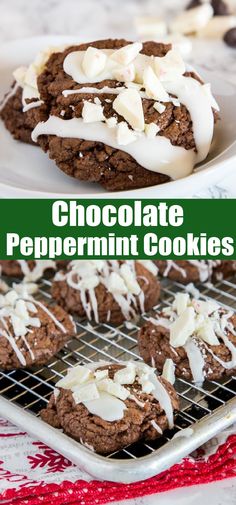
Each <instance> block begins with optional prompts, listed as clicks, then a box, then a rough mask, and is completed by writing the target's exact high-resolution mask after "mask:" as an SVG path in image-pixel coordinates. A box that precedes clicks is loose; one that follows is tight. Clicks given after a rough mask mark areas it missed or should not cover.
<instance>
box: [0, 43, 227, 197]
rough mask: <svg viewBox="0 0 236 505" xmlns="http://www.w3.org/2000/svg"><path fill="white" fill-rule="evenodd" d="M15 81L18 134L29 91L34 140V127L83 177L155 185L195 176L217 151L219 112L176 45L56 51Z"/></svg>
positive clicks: (9, 111)
mask: <svg viewBox="0 0 236 505" xmlns="http://www.w3.org/2000/svg"><path fill="white" fill-rule="evenodd" d="M53 51H54V52H53ZM14 75H15V79H16V80H17V82H18V85H19V88H20V91H19V88H18V90H17V91H16V95H14V92H13V94H11V96H10V97H9V100H7V101H6V103H5V104H4V107H3V110H2V114H1V115H2V118H3V120H4V121H5V124H6V126H7V128H8V129H10V131H12V133H13V135H14V136H15V137H16V138H17V135H16V132H14V121H13V117H14V114H16V109H17V114H19V100H20V93H21V96H22V116H23V115H24V114H26V116H25V117H26V129H27V132H26V138H28V132H29V128H31V129H32V130H33V131H32V136H31V139H32V140H33V141H34V142H37V143H38V144H39V145H40V146H41V147H42V148H43V149H44V151H45V152H47V153H48V155H49V157H50V158H51V159H53V160H54V161H55V163H56V164H57V166H58V167H59V168H60V169H61V170H62V171H63V172H64V173H65V174H67V175H70V176H73V177H74V178H75V179H78V180H81V181H91V182H97V183H99V184H101V185H102V186H103V187H105V188H106V189H107V190H110V191H115V190H126V189H134V188H140V187H147V186H151V185H154V184H160V183H163V182H166V181H169V180H176V179H179V178H182V177H185V176H187V175H189V174H190V173H192V171H193V168H194V166H195V165H196V164H197V163H200V162H202V161H203V160H204V159H205V158H206V157H207V155H208V153H209V150H210V147H211V143H212V139H213V133H214V123H215V120H216V119H217V117H218V112H217V111H218V110H219V107H218V105H217V103H216V101H215V99H214V97H213V95H212V93H211V87H210V84H208V83H207V84H204V83H203V82H202V81H201V79H200V78H199V76H198V75H197V74H195V73H194V72H192V71H190V70H189V69H188V67H187V66H186V65H185V62H184V61H183V59H182V56H181V55H180V54H179V53H178V52H177V51H176V50H175V49H172V47H171V45H164V44H162V43H157V42H145V43H143V44H142V43H140V42H135V43H129V42H127V41H125V40H111V39H108V40H100V41H96V42H93V43H89V44H81V45H79V46H73V47H69V48H66V49H64V50H63V51H59V50H58V49H57V50H56V49H54V50H53V49H52V48H49V50H48V51H46V52H44V53H42V54H41V55H40V56H39V57H38V58H36V60H35V62H33V64H31V65H30V67H29V68H28V69H24V70H22V69H18V71H17V72H15V74H14ZM32 76H33V77H32ZM21 90H23V91H21ZM30 90H31V95H32V96H30ZM32 90H33V91H32ZM16 96H17V104H16V103H15V102H16ZM21 121H23V119H21ZM15 124H17V120H16V121H15ZM21 128H23V125H22V124H21ZM21 128H20V133H19V134H18V138H19V135H21Z"/></svg>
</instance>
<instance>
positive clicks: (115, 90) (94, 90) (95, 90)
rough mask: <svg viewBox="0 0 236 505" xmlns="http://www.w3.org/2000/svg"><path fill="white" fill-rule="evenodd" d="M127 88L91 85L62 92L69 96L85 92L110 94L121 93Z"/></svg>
mask: <svg viewBox="0 0 236 505" xmlns="http://www.w3.org/2000/svg"><path fill="white" fill-rule="evenodd" d="M125 89H126V88H125V87H124V86H120V87H117V88H110V87H109V86H104V87H103V88H93V87H89V86H85V87H83V88H80V89H65V90H64V91H62V94H63V96H65V97H67V96H70V95H77V94H79V93H83V94H86V93H88V94H92V93H94V94H96V95H100V94H103V93H104V94H109V95H119V93H121V91H124V90H125Z"/></svg>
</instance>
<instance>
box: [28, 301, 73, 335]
mask: <svg viewBox="0 0 236 505" xmlns="http://www.w3.org/2000/svg"><path fill="white" fill-rule="evenodd" d="M34 303H35V304H36V305H38V306H39V307H40V308H41V309H42V310H44V312H46V314H47V315H48V316H49V317H50V318H51V319H52V321H53V322H54V323H55V325H56V326H57V327H58V328H59V330H61V331H62V332H63V333H66V331H67V330H66V328H65V326H64V325H63V324H62V323H60V321H58V319H57V318H56V317H55V316H54V314H53V313H52V312H51V311H50V310H49V309H48V308H47V307H46V306H45V305H44V304H43V303H41V302H39V301H38V300H34Z"/></svg>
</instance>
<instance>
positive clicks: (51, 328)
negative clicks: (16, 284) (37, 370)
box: [0, 290, 75, 370]
mask: <svg viewBox="0 0 236 505" xmlns="http://www.w3.org/2000/svg"><path fill="white" fill-rule="evenodd" d="M73 335H75V325H74V323H73V320H72V318H71V316H69V315H68V314H67V313H66V312H65V311H64V310H63V309H62V308H61V307H59V306H50V307H49V306H48V305H46V304H45V303H43V302H39V301H37V300H34V298H32V297H31V296H26V297H23V295H20V294H19V293H18V292H16V291H15V290H11V291H8V292H7V293H6V294H4V295H0V368H2V369H3V370H13V369H15V368H24V367H30V366H32V365H44V364H46V363H47V362H48V361H49V360H50V358H51V357H52V356H54V354H56V353H57V352H58V351H60V349H61V348H62V347H63V346H64V345H65V343H66V342H67V341H68V340H69V339H70V338H71V337H72V336H73Z"/></svg>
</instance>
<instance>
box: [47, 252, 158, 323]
mask: <svg viewBox="0 0 236 505" xmlns="http://www.w3.org/2000/svg"><path fill="white" fill-rule="evenodd" d="M51 292H52V296H53V298H54V299H55V300H56V302H57V303H58V304H59V305H61V306H62V307H64V308H65V309H66V310H68V312H71V313H74V314H77V315H78V316H80V317H83V318H84V317H86V318H87V319H89V320H95V321H96V322H108V323H109V322H110V323H115V324H119V323H121V322H123V321H129V320H132V319H135V318H136V317H137V316H138V315H140V314H141V313H143V312H145V311H147V310H150V309H151V308H152V307H153V306H155V305H156V303H157V302H158V299H159V295H160V283H159V281H158V279H157V267H156V266H155V265H154V263H153V262H152V261H150V260H146V261H141V260H140V261H134V260H127V261H117V260H110V261H105V260H91V261H89V260H74V261H71V262H70V263H69V265H68V269H67V271H61V272H58V273H57V274H56V275H55V277H54V280H53V283H52V290H51Z"/></svg>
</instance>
